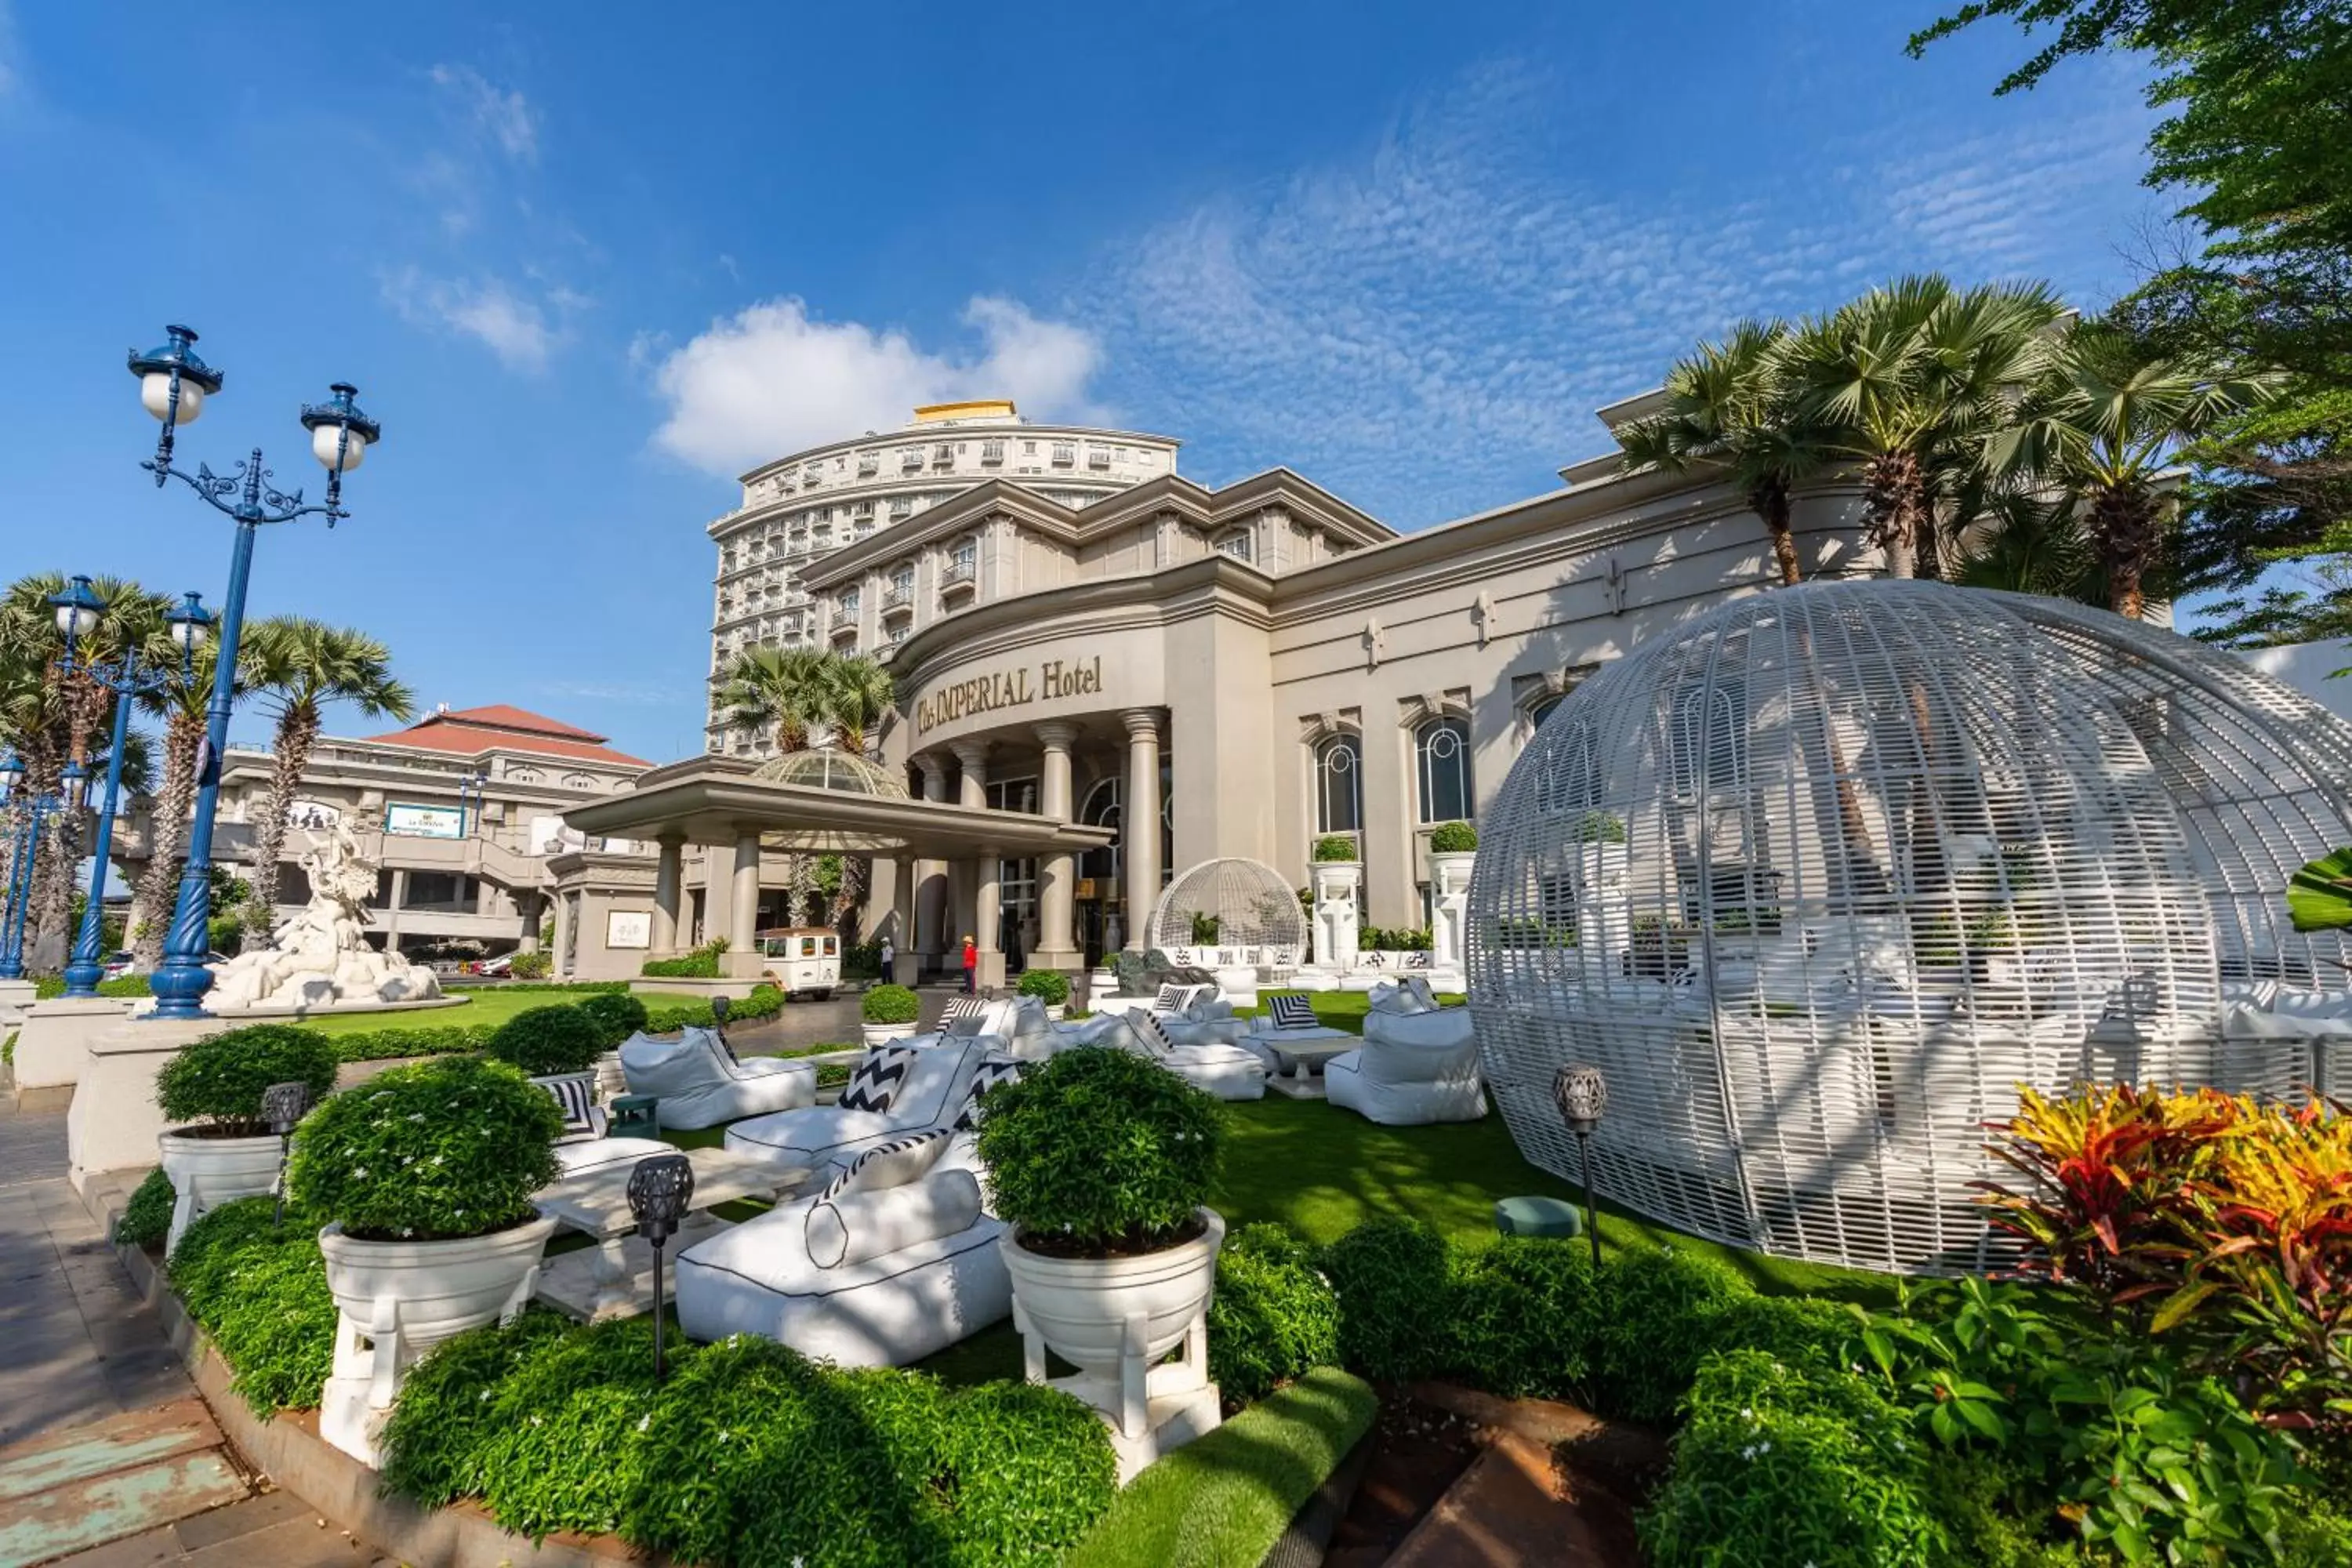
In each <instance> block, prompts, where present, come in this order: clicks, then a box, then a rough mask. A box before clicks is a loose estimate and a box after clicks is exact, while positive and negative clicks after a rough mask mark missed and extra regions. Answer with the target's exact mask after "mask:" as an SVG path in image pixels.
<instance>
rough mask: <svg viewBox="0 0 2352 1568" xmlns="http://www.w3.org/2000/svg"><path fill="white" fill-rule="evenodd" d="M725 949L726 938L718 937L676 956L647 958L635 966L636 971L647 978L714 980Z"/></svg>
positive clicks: (717, 975)
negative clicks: (691, 950)
mask: <svg viewBox="0 0 2352 1568" xmlns="http://www.w3.org/2000/svg"><path fill="white" fill-rule="evenodd" d="M726 951H727V939H726V938H725V937H718V938H715V939H714V940H712V941H709V942H704V943H703V944H702V945H701V946H700V947H698V948H696V949H695V950H694V951H693V952H688V953H681V954H680V955H678V956H677V957H676V958H648V959H646V961H645V963H641V964H639V965H638V966H637V973H639V974H641V975H644V976H646V978H648V979H661V980H716V979H718V978H719V957H720V955H721V954H723V953H724V952H726Z"/></svg>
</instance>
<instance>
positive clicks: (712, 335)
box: [633, 296, 1103, 477]
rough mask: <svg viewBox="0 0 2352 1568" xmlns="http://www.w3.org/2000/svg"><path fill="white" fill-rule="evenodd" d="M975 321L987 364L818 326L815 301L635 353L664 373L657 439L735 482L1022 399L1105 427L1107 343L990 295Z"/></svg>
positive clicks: (853, 327)
mask: <svg viewBox="0 0 2352 1568" xmlns="http://www.w3.org/2000/svg"><path fill="white" fill-rule="evenodd" d="M963 319H964V321H966V322H967V323H968V324H970V325H971V327H972V328H973V329H974V330H975V331H977V332H978V333H979V336H980V342H979V345H978V352H977V353H962V354H959V353H954V352H953V351H947V352H931V351H929V350H926V349H923V348H921V347H919V346H918V345H917V343H916V342H914V340H913V339H912V338H910V337H908V335H907V334H906V333H905V332H904V331H898V330H897V329H895V328H894V329H887V330H883V331H877V330H876V329H874V328H871V327H867V326H865V325H863V324H861V323H859V322H856V321H819V320H814V319H812V318H811V316H810V314H809V309H808V306H807V304H806V303H805V302H803V300H798V299H793V298H789V297H787V298H784V299H780V300H767V301H764V302H762V303H761V304H756V305H752V306H749V307H747V308H746V309H744V310H740V311H739V312H737V313H736V314H735V315H733V316H730V317H727V318H725V319H723V320H720V321H713V322H712V323H711V325H710V328H709V331H705V332H703V333H701V334H700V335H699V336H698V337H695V338H692V339H690V340H688V342H686V343H685V344H684V345H683V346H681V347H678V348H675V349H664V348H662V347H660V346H659V345H658V344H656V343H654V342H652V341H651V340H646V339H640V340H639V344H640V347H639V348H638V349H637V350H635V351H633V353H637V354H638V355H639V357H641V358H644V359H646V360H650V361H652V362H653V363H654V371H653V377H654V385H655V387H656V390H657V391H658V392H659V393H660V394H661V395H662V397H663V398H664V399H665V400H666V401H667V404H668V405H669V415H668V417H667V418H666V419H665V420H664V421H663V422H662V426H661V428H660V429H659V430H658V431H656V434H655V437H654V438H655V440H656V442H657V443H658V444H659V445H660V446H662V447H665V448H666V449H667V450H669V451H671V452H673V453H675V454H677V456H678V457H680V458H685V459H686V460H687V461H688V462H689V463H692V464H694V465H695V466H696V467H698V468H706V469H709V471H711V472H713V473H718V474H724V475H727V476H730V477H732V476H733V475H735V474H738V473H740V472H742V471H743V470H744V469H746V468H751V467H752V466H753V465H755V464H758V463H761V462H765V461H767V460H769V459H770V458H779V457H782V456H783V455H784V454H785V453H787V452H792V451H797V450H798V449H800V448H801V447H810V446H814V445H816V444H818V443H820V442H824V441H831V440H838V439H839V438H840V437H843V436H845V435H848V434H851V433H853V432H856V431H858V430H866V429H875V430H881V429H888V428H891V427H893V426H899V425H903V424H905V423H906V421H907V417H908V414H909V413H910V412H911V411H912V410H913V409H914V408H915V407H916V406H917V405H919V404H926V403H945V402H951V401H953V400H955V399H958V398H963V397H1011V398H1013V399H1015V400H1017V401H1018V402H1019V403H1020V404H1021V405H1022V407H1023V410H1024V412H1025V413H1029V414H1033V415H1039V416H1049V417H1070V418H1089V417H1095V416H1096V414H1095V411H1094V410H1093V409H1092V408H1091V405H1090V404H1089V401H1088V398H1087V384H1088V383H1089V382H1090V381H1091V380H1092V379H1093V377H1094V375H1095V374H1096V372H1097V370H1098V369H1099V368H1100V366H1101V364H1102V359H1103V355H1102V347H1101V344H1100V342H1098V341H1097V338H1096V336H1095V334H1094V333H1093V332H1091V331H1087V330H1086V329H1084V328H1082V327H1077V326H1074V325H1071V324H1069V323H1067V322H1063V321H1043V320H1040V319H1039V318H1038V317H1036V316H1034V315H1033V314H1031V313H1030V311H1029V310H1028V309H1027V308H1026V307H1025V306H1024V305H1022V304H1020V303H1019V302H1018V301H1016V300H1005V299H997V298H992V297H985V296H983V297H980V298H975V299H974V300H971V303H970V304H968V305H967V306H966V307H965V308H964V312H963ZM656 356H657V357H656Z"/></svg>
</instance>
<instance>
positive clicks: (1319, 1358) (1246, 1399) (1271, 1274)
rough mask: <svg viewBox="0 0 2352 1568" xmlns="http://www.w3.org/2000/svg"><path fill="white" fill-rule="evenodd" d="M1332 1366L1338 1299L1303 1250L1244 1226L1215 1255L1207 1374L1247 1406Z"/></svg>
mask: <svg viewBox="0 0 2352 1568" xmlns="http://www.w3.org/2000/svg"><path fill="white" fill-rule="evenodd" d="M1338 1361H1339V1298H1338V1297H1337V1296H1335V1295H1333V1294H1332V1291H1331V1282H1330V1281H1329V1280H1328V1279H1324V1278H1323V1276H1322V1274H1321V1273H1320V1272H1319V1271H1318V1270H1317V1268H1316V1267H1315V1254H1314V1252H1313V1250H1312V1249H1311V1248H1309V1247H1307V1244H1306V1243H1305V1242H1303V1241H1301V1240H1299V1239H1298V1237H1296V1236H1294V1235H1292V1234H1291V1233H1290V1231H1289V1230H1288V1229H1286V1227H1284V1226H1279V1225H1245V1226H1242V1227H1241V1228H1240V1229H1239V1230H1237V1231H1235V1232H1234V1233H1233V1234H1232V1235H1231V1236H1229V1237H1225V1245H1224V1249H1223V1251H1221V1252H1220V1253H1218V1255H1217V1293H1216V1296H1215V1297H1214V1299H1213V1300H1211V1301H1210V1303H1209V1375H1210V1376H1211V1377H1213V1378H1214V1379H1215V1380H1216V1384H1217V1386H1218V1388H1219V1389H1220V1390H1221V1391H1223V1394H1224V1397H1225V1398H1226V1399H1227V1400H1228V1401H1231V1402H1233V1403H1235V1404H1241V1405H1247V1404H1250V1403H1252V1402H1254V1401H1256V1400H1259V1399H1263V1398H1265V1396H1266V1395H1267V1394H1271V1393H1273V1392H1274V1391H1275V1389H1276V1387H1278V1386H1280V1385H1281V1384H1285V1383H1287V1382H1289V1381H1290V1380H1291V1379H1293V1378H1296V1377H1302V1376H1304V1375H1306V1373H1307V1370H1308V1369H1309V1368H1311V1367H1318V1366H1330V1365H1334V1364H1336V1363H1338Z"/></svg>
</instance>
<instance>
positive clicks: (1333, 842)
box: [1315, 833, 1356, 865]
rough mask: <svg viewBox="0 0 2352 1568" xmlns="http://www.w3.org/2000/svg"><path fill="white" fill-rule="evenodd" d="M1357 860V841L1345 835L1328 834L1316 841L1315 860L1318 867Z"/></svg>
mask: <svg viewBox="0 0 2352 1568" xmlns="http://www.w3.org/2000/svg"><path fill="white" fill-rule="evenodd" d="M1354 858H1356V841H1355V840H1354V839H1353V838H1350V837H1348V836H1347V835H1346V834H1344V833H1327V834H1325V835H1324V836H1323V837H1320V838H1318V839H1317V840H1316V841H1315V860H1316V863H1317V864H1318V865H1329V864H1332V863H1334V862H1337V861H1341V860H1353V859H1354Z"/></svg>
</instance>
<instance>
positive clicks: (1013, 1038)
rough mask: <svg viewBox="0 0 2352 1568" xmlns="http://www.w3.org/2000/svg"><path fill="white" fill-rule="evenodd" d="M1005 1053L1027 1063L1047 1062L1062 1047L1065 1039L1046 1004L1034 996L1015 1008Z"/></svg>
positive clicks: (1004, 1044)
mask: <svg viewBox="0 0 2352 1568" xmlns="http://www.w3.org/2000/svg"><path fill="white" fill-rule="evenodd" d="M1062 1044H1063V1037H1062V1036H1061V1035H1060V1034H1058V1033H1056V1032H1055V1028H1054V1020H1053V1019H1051V1018H1049V1017H1047V1016H1045V1003H1043V1002H1041V1001H1039V1000H1038V999H1037V998H1036V997H1034V996H1024V997H1022V998H1021V1001H1020V1005H1017V1006H1015V1007H1014V1008H1013V1014H1012V1017H1011V1019H1010V1021H1009V1022H1008V1023H1007V1024H1006V1026H1005V1029H1004V1034H1003V1051H1004V1054H1005V1055H1007V1056H1010V1057H1017V1058H1020V1059H1022V1060H1023V1061H1033V1062H1034V1061H1044V1060H1045V1058H1047V1057H1050V1056H1052V1055H1053V1054H1054V1053H1055V1051H1057V1050H1060V1049H1061V1048H1062Z"/></svg>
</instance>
